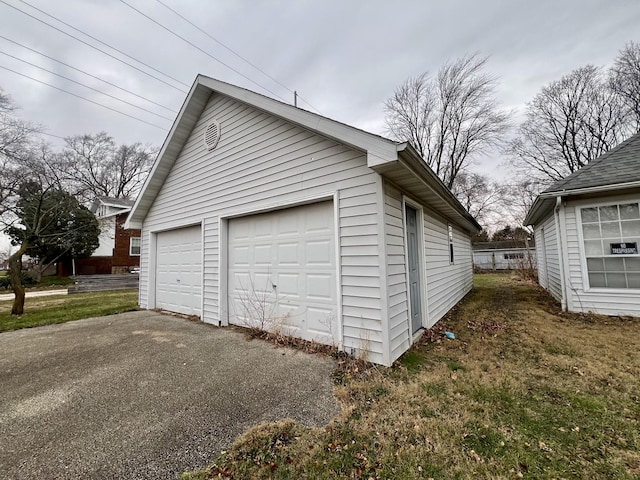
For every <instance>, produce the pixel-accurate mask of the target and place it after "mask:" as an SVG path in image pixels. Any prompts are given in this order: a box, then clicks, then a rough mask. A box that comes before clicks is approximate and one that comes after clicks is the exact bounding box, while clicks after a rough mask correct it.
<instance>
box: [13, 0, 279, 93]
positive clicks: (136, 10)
mask: <svg viewBox="0 0 640 480" xmlns="http://www.w3.org/2000/svg"><path fill="white" fill-rule="evenodd" d="M20 1H22V0H20ZM120 2H121V3H124V4H125V5H126V6H127V7H129V8H130V9H131V10H133V11H135V12H137V13H138V14H140V15H142V16H143V17H144V18H146V19H147V20H149V21H151V22H153V23H155V24H156V25H158V26H159V27H161V28H163V29H165V30H166V31H167V32H169V33H170V34H172V35H173V36H175V37H177V38H179V39H180V40H182V41H183V42H185V43H187V44H189V45H191V46H192V47H193V48H195V49H196V50H198V51H200V52H202V53H204V54H205V55H206V56H208V57H209V58H211V59H213V60H215V61H216V62H218V63H220V64H221V65H224V66H225V67H227V68H228V69H229V70H231V71H232V72H235V73H237V74H238V75H240V76H241V77H243V78H245V79H246V80H249V81H250V82H251V83H253V84H254V85H257V86H258V87H260V88H262V89H264V90H266V91H267V92H269V93H270V94H271V95H273V96H275V97H278V98H279V99H280V100H282V101H283V102H286V100H285V99H284V98H282V97H281V96H280V95H278V94H277V93H275V92H273V91H271V90H269V89H268V88H266V87H264V86H262V85H260V84H259V83H258V82H256V81H255V80H253V79H251V78H249V77H248V76H246V75H245V74H244V73H242V72H240V71H238V70H236V69H235V68H233V67H231V66H230V65H227V64H226V63H224V62H223V61H222V60H220V59H218V58H216V57H215V56H213V55H211V54H210V53H209V52H207V51H206V50H204V49H202V48H200V47H199V46H198V45H196V44H195V43H193V42H191V41H190V40H187V39H186V38H184V37H183V36H182V35H180V34H178V33H176V32H174V31H173V30H171V29H170V28H169V27H167V26H165V25H163V24H162V23H160V22H158V21H157V20H154V19H153V18H151V17H150V16H149V15H147V14H145V13H144V12H141V11H140V10H138V9H137V8H136V7H134V6H133V5H130V4H128V3H127V2H125V0H120Z"/></svg>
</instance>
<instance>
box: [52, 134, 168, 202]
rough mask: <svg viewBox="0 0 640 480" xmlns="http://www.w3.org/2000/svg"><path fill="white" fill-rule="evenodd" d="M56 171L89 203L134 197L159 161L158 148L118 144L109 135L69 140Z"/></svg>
mask: <svg viewBox="0 0 640 480" xmlns="http://www.w3.org/2000/svg"><path fill="white" fill-rule="evenodd" d="M65 141H66V146H65V148H64V150H63V152H62V153H61V154H60V155H58V156H57V160H56V161H57V165H56V169H57V170H58V171H62V172H66V174H65V175H64V178H63V179H62V181H63V182H64V183H65V184H66V185H67V188H68V189H69V191H71V192H73V193H74V194H75V195H76V196H77V197H78V198H80V199H82V200H83V201H84V202H86V203H88V202H90V201H92V200H93V199H95V198H96V197H100V196H105V197H114V198H133V197H135V196H136V195H137V193H138V192H139V191H140V188H141V187H142V185H143V183H144V181H145V179H146V177H147V175H148V173H149V171H150V170H151V167H152V165H153V161H154V158H155V154H156V151H155V149H153V148H151V147H149V146H145V145H142V144H140V143H134V144H132V145H116V143H115V141H114V139H113V138H112V137H110V136H109V135H107V133H105V132H100V133H98V134H95V135H77V136H74V137H68V138H66V139H65Z"/></svg>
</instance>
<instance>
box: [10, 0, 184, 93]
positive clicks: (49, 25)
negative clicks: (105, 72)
mask: <svg viewBox="0 0 640 480" xmlns="http://www.w3.org/2000/svg"><path fill="white" fill-rule="evenodd" d="M18 1H20V2H22V3H24V4H26V5H29V6H30V7H31V8H33V9H34V10H37V11H39V12H41V13H43V14H44V15H46V16H48V17H50V18H53V19H54V20H56V21H58V22H60V23H62V24H63V25H66V26H68V27H69V28H72V29H73V30H76V31H78V32H80V33H82V34H83V35H86V36H87V37H89V38H92V39H94V40H95V41H97V42H99V43H101V44H103V45H106V46H107V47H109V48H111V49H113V50H115V51H116V52H118V53H120V54H122V55H124V56H126V57H128V58H131V59H132V60H135V61H136V62H138V63H140V64H142V65H144V66H145V67H147V68H150V69H152V70H154V71H156V72H159V73H161V74H162V75H165V76H166V77H168V78H170V79H172V80H174V81H176V82H178V83H180V84H181V85H184V86H185V87H189V85H187V84H186V83H183V82H180V81H179V80H175V79H174V78H173V77H171V76H169V75H167V74H166V73H162V72H161V71H160V70H157V69H155V68H153V67H152V66H150V65H147V64H146V63H144V62H142V61H140V60H137V59H135V58H133V57H131V56H130V55H127V54H126V53H124V52H122V51H120V50H118V49H117V48H114V47H112V46H110V45H108V44H106V43H105V42H103V41H101V40H98V39H97V38H95V37H93V36H91V35H89V34H88V33H85V32H83V31H82V30H80V29H77V28H75V27H74V26H72V25H69V24H68V23H66V22H63V21H62V20H60V19H58V18H56V17H54V16H53V15H49V14H48V13H47V12H44V11H43V10H40V9H39V8H37V7H34V6H33V5H30V4H29V3H27V2H25V1H23V0H18ZM0 3H2V4H4V5H6V6H7V7H10V8H13V9H14V10H17V11H18V12H20V13H22V14H24V15H26V16H27V17H30V18H32V19H34V20H36V21H38V22H40V23H43V24H44V25H46V26H48V27H51V28H53V29H54V30H57V31H58V32H60V33H62V34H64V35H66V36H68V37H71V38H73V39H74V40H77V41H78V42H80V43H83V44H84V45H86V46H88V47H90V48H93V49H94V50H97V51H99V52H100V53H103V54H104V55H107V56H108V57H111V58H113V59H114V60H117V61H118V62H120V63H124V64H125V65H127V66H129V67H131V68H133V69H134V70H137V71H138V72H140V73H143V74H145V75H147V76H149V77H151V78H154V79H156V80H158V81H159V82H162V83H164V84H165V85H168V86H169V87H171V88H174V89H176V90H178V91H179V92H182V93H186V90H183V89H181V88H179V87H176V86H175V85H172V84H170V83H169V82H167V81H165V80H162V79H161V78H158V77H156V76H155V75H153V74H151V73H149V72H145V71H144V70H142V69H141V68H139V67H136V66H135V65H132V64H130V63H129V62H125V61H124V60H122V59H121V58H118V57H116V56H115V55H112V54H110V53H109V52H105V51H104V50H102V49H100V48H98V47H96V46H95V45H91V44H90V43H89V42H86V41H84V40H82V39H81V38H78V37H76V36H75V35H72V34H70V33H68V32H65V31H64V30H62V29H60V28H58V27H55V26H53V25H51V24H50V23H47V22H45V21H44V20H42V19H40V18H38V17H35V16H33V15H31V14H30V13H27V12H25V11H24V10H21V9H19V8H18V7H15V6H13V5H11V4H8V3H7V2H5V1H4V0H0Z"/></svg>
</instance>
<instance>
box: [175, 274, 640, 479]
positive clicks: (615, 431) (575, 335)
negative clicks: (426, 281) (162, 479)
mask: <svg viewBox="0 0 640 480" xmlns="http://www.w3.org/2000/svg"><path fill="white" fill-rule="evenodd" d="M445 328H446V329H447V330H451V331H453V332H455V334H456V336H457V339H456V340H453V341H450V340H447V339H445V338H444V337H443V336H442V333H443V332H444V329H445ZM639 332H640V321H639V320H638V319H621V318H609V317H600V316H593V315H588V316H587V315H575V314H563V313H561V312H560V311H559V309H558V307H557V305H555V304H554V302H552V301H551V300H550V299H549V297H548V296H547V295H546V293H545V292H544V291H543V290H541V289H540V288H539V287H537V286H535V285H532V284H530V283H526V282H523V281H519V280H518V279H517V278H516V277H510V276H507V275H478V276H476V282H475V289H474V292H473V293H472V294H471V295H470V296H469V297H468V298H467V299H466V300H465V301H464V302H463V303H462V304H461V305H460V306H459V307H458V308H456V309H455V310H454V311H452V312H450V313H449V315H448V316H447V318H446V319H445V320H444V321H443V322H440V323H439V324H438V325H437V327H436V329H434V330H432V331H430V332H429V335H427V336H425V337H424V338H423V340H422V341H421V343H420V345H417V346H415V347H414V348H412V349H411V350H410V351H409V352H407V353H406V354H405V355H404V357H403V358H402V359H401V360H400V361H399V362H398V364H397V365H396V366H394V367H393V368H390V369H384V368H379V367H371V366H369V367H366V368H364V369H363V368H354V364H353V363H349V364H346V363H345V364H343V365H342V367H343V368H342V370H341V371H340V372H337V373H338V374H337V376H336V382H337V386H336V394H337V395H338V397H339V398H340V400H341V401H342V402H343V404H344V409H343V413H342V414H341V415H340V416H339V417H338V418H336V419H335V420H334V421H333V422H332V423H331V424H330V425H329V426H328V427H326V428H324V429H309V428H305V427H302V426H300V425H298V424H296V423H294V422H291V421H285V422H281V423H277V424H270V425H262V426H259V427H256V428H254V429H253V430H251V431H249V432H247V433H246V434H245V435H244V436H243V437H241V438H240V439H238V440H237V441H236V443H235V444H234V445H233V447H232V448H231V449H230V450H229V451H228V452H225V453H223V454H222V455H221V456H220V457H219V458H218V459H216V460H215V464H214V465H213V466H212V467H211V468H210V469H208V470H207V471H203V472H194V473H191V474H185V475H184V478H194V479H195V478H211V477H213V478H218V477H220V478H282V479H285V478H295V479H300V478H327V479H329V478H358V479H360V478H364V479H370V478H373V479H378V478H389V479H413V478H425V479H428V478H433V479H442V478H459V479H467V478H469V479H471V478H473V479H478V478H484V479H502V478H504V479H514V478H532V479H544V478H549V479H551V478H557V479H560V478H584V479H600V478H603V479H610V478H621V479H625V478H629V479H631V478H640V425H639V423H638V422H639V420H640V335H639Z"/></svg>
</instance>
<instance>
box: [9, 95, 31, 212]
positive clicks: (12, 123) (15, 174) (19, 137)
mask: <svg viewBox="0 0 640 480" xmlns="http://www.w3.org/2000/svg"><path fill="white" fill-rule="evenodd" d="M37 132H38V127H37V126H36V125H33V124H31V123H28V122H25V121H23V120H21V119H20V118H19V117H18V116H17V115H16V107H15V105H14V103H13V101H12V100H11V98H10V97H9V96H8V95H6V94H5V93H3V92H2V90H1V89H0V216H2V215H4V214H5V213H6V212H7V207H8V205H10V203H11V201H10V199H11V197H12V196H13V195H14V194H15V192H16V189H17V188H18V184H19V181H20V178H21V175H20V172H21V171H24V168H23V163H24V162H25V161H27V159H29V158H30V157H31V154H32V152H33V149H34V146H35V144H36V143H35V137H34V134H35V133H37Z"/></svg>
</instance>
